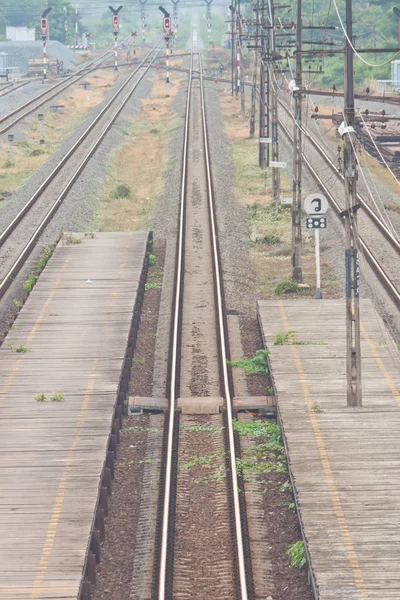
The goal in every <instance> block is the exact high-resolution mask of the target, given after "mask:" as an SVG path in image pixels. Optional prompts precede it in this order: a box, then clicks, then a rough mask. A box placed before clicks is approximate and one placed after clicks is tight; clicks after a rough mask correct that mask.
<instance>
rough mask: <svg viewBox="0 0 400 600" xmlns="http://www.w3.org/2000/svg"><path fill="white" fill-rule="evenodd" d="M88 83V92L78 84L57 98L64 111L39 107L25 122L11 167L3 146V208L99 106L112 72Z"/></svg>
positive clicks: (0, 151) (0, 171) (0, 162)
mask: <svg viewBox="0 0 400 600" xmlns="http://www.w3.org/2000/svg"><path fill="white" fill-rule="evenodd" d="M85 81H88V82H89V83H90V88H89V89H87V90H84V89H83V88H82V87H80V86H79V84H78V83H77V84H76V85H74V86H71V87H70V88H68V90H66V91H65V95H64V96H63V97H61V98H57V97H55V98H53V100H51V101H50V104H51V105H56V104H62V105H63V106H64V111H63V112H50V111H49V108H48V105H46V106H47V108H46V109H44V108H43V107H41V108H39V109H38V110H37V111H35V112H34V113H33V116H31V117H28V118H27V119H25V121H23V123H24V124H25V125H22V126H24V130H23V132H22V135H24V136H25V139H24V140H23V141H19V140H20V139H21V134H18V135H17V136H16V139H15V141H14V144H13V163H12V165H10V164H9V155H8V143H7V142H5V143H3V144H0V209H1V207H2V206H3V205H4V204H5V203H6V202H7V201H8V197H9V195H10V194H12V193H13V192H15V191H17V190H18V188H19V187H20V186H21V185H22V184H23V183H24V182H25V181H26V180H27V179H28V177H29V176H30V175H31V174H32V173H34V172H35V171H36V170H37V169H39V168H40V167H41V166H42V165H43V164H44V163H45V162H46V161H47V160H48V159H49V158H50V156H52V154H54V152H55V151H56V150H57V149H58V146H59V144H60V143H61V142H62V140H63V139H64V138H65V137H66V136H67V135H69V134H70V133H71V132H72V131H73V130H74V129H75V127H77V126H78V125H79V124H80V123H81V122H82V121H83V119H84V118H85V117H86V116H87V115H88V113H89V112H90V110H91V109H92V108H93V107H95V106H96V105H97V104H99V103H100V102H101V101H102V100H103V98H104V95H105V94H106V92H107V91H108V90H109V89H110V87H111V86H112V85H113V73H112V71H111V70H103V71H98V72H96V73H93V74H92V75H90V76H88V77H87V78H86V79H85ZM39 112H42V113H43V114H44V121H43V138H44V141H45V143H44V144H40V128H39V122H38V118H37V113H39Z"/></svg>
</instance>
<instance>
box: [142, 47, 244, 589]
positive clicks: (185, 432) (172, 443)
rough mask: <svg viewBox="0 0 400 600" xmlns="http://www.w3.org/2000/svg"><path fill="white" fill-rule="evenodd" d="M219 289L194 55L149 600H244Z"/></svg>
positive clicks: (229, 390) (199, 81) (195, 57)
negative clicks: (196, 465) (208, 459)
mask: <svg viewBox="0 0 400 600" xmlns="http://www.w3.org/2000/svg"><path fill="white" fill-rule="evenodd" d="M195 62H196V63H197V62H198V69H197V72H198V73H199V75H198V76H196V75H195V69H194V63H195ZM210 273H212V277H210ZM222 281H223V277H222V268H221V260H220V255H219V247H218V233H217V225H216V220H215V206H214V200H213V184H212V175H211V164H210V153H209V146H208V132H207V121H206V107H205V95H204V81H203V72H202V65H201V57H200V55H199V54H198V53H197V52H193V54H192V57H191V65H190V70H189V75H188V90H187V101H186V117H185V128H184V150H183V166H182V179H181V196H180V212H179V225H178V239H177V254H176V271H175V286H174V298H173V310H172V328H171V334H170V339H171V343H170V355H169V375H168V383H167V396H168V399H169V411H168V413H167V415H166V424H165V429H164V431H165V433H164V448H163V451H162V456H163V464H162V465H161V473H162V475H161V480H160V503H159V509H158V523H157V534H156V544H155V548H156V553H155V560H154V567H153V593H152V597H153V598H157V599H158V600H172V598H178V597H179V598H188V599H189V598H193V597H196V598H197V599H198V600H203V599H204V600H206V599H207V600H209V599H210V598H218V599H219V600H224V599H228V598H229V599H231V598H236V599H238V600H239V599H240V600H247V599H248V598H252V595H253V580H252V570H251V564H250V563H251V559H250V552H249V551H248V550H247V551H245V548H246V544H247V536H246V534H247V523H246V516H245V510H244V506H243V504H244V500H243V497H240V495H239V489H238V481H237V471H236V448H235V439H234V431H233V421H232V416H233V410H232V397H233V394H232V384H231V381H230V375H229V372H228V368H227V358H228V357H229V350H228V336H227V326H226V321H225V312H224V291H223V283H222ZM221 404H222V406H223V408H222V412H221V413H220V411H219V410H218V407H219V406H220V405H221ZM180 408H182V413H183V414H182V415H180V412H179V411H180ZM200 412H203V413H204V412H206V413H214V414H207V415H205V414H201V415H200V414H199V413H200ZM203 430H209V431H211V433H212V439H210V435H208V436H207V437H206V438H204V434H203V437H202V435H201V431H203ZM207 452H208V453H210V452H211V456H212V460H213V468H214V469H217V470H218V473H219V474H220V476H219V477H216V478H213V477H211V478H210V480H209V481H199V479H198V473H196V469H194V470H192V469H190V468H187V464H188V461H189V464H190V459H191V458H192V460H194V462H196V457H197V459H199V460H203V459H204V456H203V457H201V456H199V453H207ZM193 454H194V455H195V458H193Z"/></svg>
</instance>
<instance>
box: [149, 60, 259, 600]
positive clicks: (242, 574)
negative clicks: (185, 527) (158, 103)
mask: <svg viewBox="0 0 400 600" xmlns="http://www.w3.org/2000/svg"><path fill="white" fill-rule="evenodd" d="M199 63H200V68H199V70H198V71H197V70H194V69H193V53H192V55H191V62H190V69H189V81H188V90H187V98H186V111H185V128H184V146H183V162H182V175H181V193H180V210H179V230H178V240H177V265H176V281H175V299H174V308H173V325H172V344H171V362H170V377H171V379H170V383H169V401H170V408H169V418H168V437H167V451H166V466H165V484H164V494H163V501H164V504H163V511H162V533H161V552H160V567H159V580H158V598H157V600H166V598H167V596H166V594H167V589H166V587H167V586H166V584H167V575H168V574H167V559H168V548H169V533H170V510H171V491H172V481H171V480H172V467H173V458H174V457H173V452H174V437H175V418H174V417H175V405H176V400H177V396H178V393H179V390H178V368H179V367H178V365H179V357H178V353H179V347H180V344H179V335H180V321H181V312H182V311H181V305H182V296H183V293H182V277H183V264H184V235H185V234H184V227H185V222H184V221H185V219H184V216H185V202H186V178H187V166H188V141H189V117H190V107H191V94H192V81H193V73H195V72H196V73H199V76H200V77H199V78H200V95H201V116H202V128H203V136H204V149H205V152H204V157H205V167H206V174H207V194H208V205H209V215H210V225H211V238H212V260H213V266H214V278H215V287H216V294H217V298H216V299H217V313H218V315H217V318H218V335H219V342H220V343H219V345H220V349H221V366H222V375H223V388H224V393H225V398H226V405H227V421H228V441H229V450H230V451H229V455H230V457H229V461H230V467H231V476H232V492H233V505H234V521H235V541H236V550H237V559H238V560H237V564H238V568H239V584H240V594H241V600H248V584H247V576H246V567H245V553H244V544H243V526H242V518H241V513H240V501H239V489H238V478H237V469H236V453H235V440H234V430H233V420H232V418H233V414H232V413H233V409H232V398H231V393H230V385H229V376H228V367H227V351H226V340H227V332H226V328H225V321H224V309H223V293H222V286H221V280H222V269H221V264H220V258H219V252H218V243H217V227H216V222H215V209H214V198H213V192H212V178H211V166H210V153H209V144H208V132H207V122H206V110H205V96H204V82H203V68H202V64H201V58H200V55H199Z"/></svg>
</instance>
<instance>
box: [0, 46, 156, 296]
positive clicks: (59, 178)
mask: <svg viewBox="0 0 400 600" xmlns="http://www.w3.org/2000/svg"><path fill="white" fill-rule="evenodd" d="M160 43H161V41H159V42H158V43H157V44H156V45H155V46H154V47H153V48H152V50H150V52H149V53H148V54H147V55H146V56H145V57H144V59H143V60H142V62H141V64H140V65H139V66H138V67H137V68H136V69H135V70H134V71H133V72H132V73H131V74H130V75H129V76H128V77H127V79H126V81H125V82H124V83H123V84H122V85H121V86H120V88H119V89H118V90H117V91H116V92H115V93H114V95H113V96H112V97H111V98H110V100H109V101H108V102H107V104H106V105H105V106H104V107H103V109H102V110H101V111H100V112H99V114H98V115H97V116H96V117H94V118H93V120H92V121H91V123H90V124H89V125H88V126H87V127H86V129H85V131H84V132H83V133H82V134H81V136H80V137H79V139H78V140H77V141H76V142H75V143H74V145H73V146H72V147H71V148H70V150H69V151H68V152H67V153H66V154H65V156H64V157H63V158H62V159H61V161H60V162H59V163H58V164H57V166H56V167H55V168H54V169H53V171H52V172H51V173H50V174H49V175H48V177H47V178H46V179H45V181H44V182H43V183H42V184H41V185H40V186H39V188H38V189H37V190H36V191H35V192H34V193H33V195H32V196H31V197H30V198H29V200H28V201H27V202H26V203H25V204H24V206H23V207H22V209H21V210H20V211H19V212H18V213H17V214H16V215H15V217H14V218H13V219H12V221H11V222H10V223H9V224H8V226H7V227H6V228H5V229H4V230H3V232H2V233H1V234H0V268H1V270H2V273H3V277H2V280H1V283H0V297H2V296H3V295H4V293H5V292H6V290H7V289H8V287H9V286H10V284H11V283H12V281H13V280H14V278H15V276H16V275H17V274H18V272H19V270H20V269H21V267H22V266H23V265H24V264H25V262H26V260H27V258H28V257H29V255H30V254H31V252H32V251H33V249H34V248H35V246H36V244H37V243H38V241H39V239H40V236H41V235H42V233H43V231H44V230H45V228H46V227H47V225H48V224H49V223H50V222H51V220H52V218H53V216H54V215H55V214H56V212H57V210H58V209H59V207H60V206H61V204H62V202H63V200H64V199H65V197H66V196H67V194H68V192H69V191H70V190H71V188H72V186H73V185H74V183H75V181H76V180H77V178H78V177H79V175H80V174H81V173H82V171H83V169H84V168H85V166H86V164H87V163H88V161H89V159H90V158H91V157H92V156H93V154H94V153H95V151H96V150H97V148H98V146H99V145H100V143H101V142H102V140H103V138H104V136H105V135H106V133H107V132H108V131H109V129H110V128H111V126H112V125H113V123H114V122H115V120H116V118H117V117H118V115H119V114H120V112H121V111H122V109H123V108H124V106H125V105H126V103H127V102H128V100H129V98H130V97H131V96H132V94H133V92H134V91H135V90H136V88H137V86H138V85H139V83H140V82H141V81H142V79H143V78H144V76H145V75H146V73H147V72H148V70H149V68H150V66H151V64H152V62H153V61H154V59H155V57H156V56H157V55H158V53H159V52H160ZM22 226H23V227H24V228H25V231H22ZM26 230H28V231H29V236H28V235H27V233H26ZM27 237H29V239H28V242H27V243H26V244H22V243H21V239H23V240H25V239H26V238H27ZM16 253H18V256H17V258H15V254H16Z"/></svg>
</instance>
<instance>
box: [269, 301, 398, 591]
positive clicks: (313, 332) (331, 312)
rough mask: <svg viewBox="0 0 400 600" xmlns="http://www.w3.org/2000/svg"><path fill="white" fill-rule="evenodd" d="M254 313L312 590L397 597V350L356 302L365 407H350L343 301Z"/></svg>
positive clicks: (369, 309) (273, 305)
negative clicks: (268, 368) (267, 361)
mask: <svg viewBox="0 0 400 600" xmlns="http://www.w3.org/2000/svg"><path fill="white" fill-rule="evenodd" d="M258 314H259V321H260V324H261V328H262V332H263V336H264V342H265V347H266V348H267V349H268V350H270V352H271V354H270V357H269V359H270V366H271V369H272V375H273V380H274V385H275V389H276V393H277V407H278V416H279V419H280V423H281V425H282V431H283V437H284V442H285V446H286V449H287V454H288V457H289V467H290V472H291V478H292V483H293V488H294V492H295V497H296V503H297V507H298V510H299V515H300V520H301V523H302V528H303V531H304V537H305V540H306V542H307V547H308V552H309V566H310V573H311V577H312V582H313V586H314V593H315V597H316V598H320V599H321V600H353V599H356V598H357V599H363V598H371V599H376V600H378V599H379V600H384V599H388V600H389V599H391V600H399V599H400V569H399V563H398V558H399V556H400V433H399V432H400V392H399V390H400V356H399V352H398V349H397V347H396V345H395V344H394V343H393V341H392V339H391V338H390V336H389V334H388V332H387V330H386V328H385V325H384V323H383V322H382V320H381V319H380V317H379V316H378V315H377V313H376V311H375V309H374V307H373V306H372V304H371V302H370V301H368V300H364V301H362V302H361V319H362V369H363V406H362V407H361V408H349V407H347V405H346V385H345V339H346V338H345V304H344V301H341V300H294V301H293V300H292V301H289V300H286V301H284V300H270V301H260V302H259V303H258ZM288 332H292V333H291V334H290V338H291V340H292V343H284V344H282V345H276V344H275V343H274V342H276V341H277V338H276V336H277V334H281V336H280V337H282V335H283V336H284V335H285V334H288ZM286 337H287V336H286Z"/></svg>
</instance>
